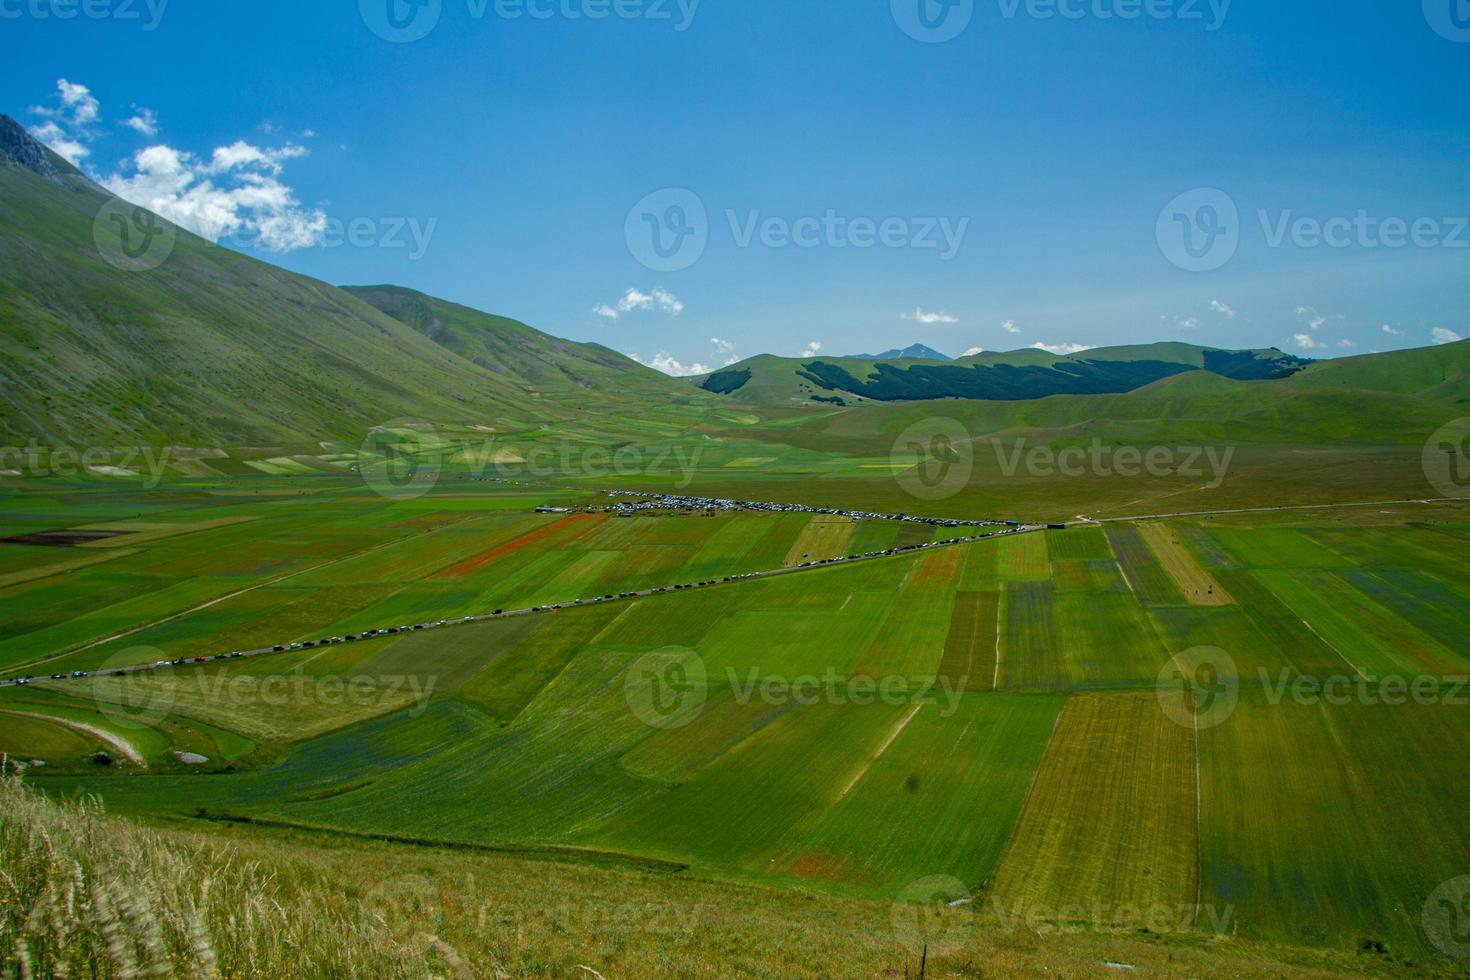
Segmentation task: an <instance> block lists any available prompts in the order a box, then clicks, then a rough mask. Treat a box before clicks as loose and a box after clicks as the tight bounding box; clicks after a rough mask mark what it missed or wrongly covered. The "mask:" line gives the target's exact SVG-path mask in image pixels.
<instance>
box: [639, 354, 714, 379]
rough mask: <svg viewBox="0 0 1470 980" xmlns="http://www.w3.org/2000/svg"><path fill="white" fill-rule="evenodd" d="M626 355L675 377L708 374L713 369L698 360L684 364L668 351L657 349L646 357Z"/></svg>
mask: <svg viewBox="0 0 1470 980" xmlns="http://www.w3.org/2000/svg"><path fill="white" fill-rule="evenodd" d="M628 356H629V357H631V358H632V359H633V360H635V361H637V362H638V363H639V364H643V365H647V366H648V367H651V368H653V369H654V370H655V371H662V372H663V373H664V374H671V375H673V376H674V377H676V378H687V377H690V376H692V375H696V374H709V373H710V372H711V371H712V370H713V368H711V367H709V366H708V365H706V364H700V363H699V362H698V361H695V362H694V363H693V364H685V363H683V362H682V361H680V360H679V359H677V358H675V357H673V356H672V355H671V354H669V352H668V351H659V352H658V353H657V354H655V355H653V356H652V357H650V358H647V359H644V358H643V357H640V356H639V355H637V354H632V353H630V354H629V355H628Z"/></svg>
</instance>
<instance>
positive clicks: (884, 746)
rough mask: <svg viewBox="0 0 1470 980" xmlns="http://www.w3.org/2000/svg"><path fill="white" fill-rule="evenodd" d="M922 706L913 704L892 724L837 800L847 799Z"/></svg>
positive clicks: (921, 703)
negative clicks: (901, 717) (910, 709)
mask: <svg viewBox="0 0 1470 980" xmlns="http://www.w3.org/2000/svg"><path fill="white" fill-rule="evenodd" d="M923 707H924V704H923V702H922V701H921V702H920V703H918V704H916V705H914V709H913V710H912V711H910V712H909V713H908V714H907V715H904V717H903V720H902V721H900V722H899V723H898V724H897V725H896V726H894V729H893V731H891V732H889V733H888V738H886V739H884V741H883V744H882V745H880V746H878V751H877V752H875V753H873V756H872V758H870V759H868V761H867V762H866V763H864V764H863V767H862V768H861V769H859V770H858V771H857V774H856V775H854V776H853V777H852V780H851V781H850V782H848V784H847V786H846V788H844V789H843V791H842V792H841V793H840V794H839V795H838V797H837V799H838V800H845V799H847V794H848V793H851V792H852V791H853V789H854V787H856V786H857V784H858V783H860V782H862V780H863V777H864V776H866V775H867V774H868V770H870V769H872V768H873V764H874V763H875V762H877V761H878V760H879V759H881V758H883V754H884V753H885V752H887V751H888V749H889V747H890V746H892V745H893V743H894V742H896V741H898V736H900V735H902V734H903V730H904V729H905V728H908V727H909V722H911V721H913V720H914V716H915V715H917V714H918V713H919V712H920V711H921V710H922V709H923Z"/></svg>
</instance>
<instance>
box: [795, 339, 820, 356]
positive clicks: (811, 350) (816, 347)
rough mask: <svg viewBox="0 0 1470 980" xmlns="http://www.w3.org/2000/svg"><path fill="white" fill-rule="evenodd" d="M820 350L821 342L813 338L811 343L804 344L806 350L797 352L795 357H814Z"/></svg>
mask: <svg viewBox="0 0 1470 980" xmlns="http://www.w3.org/2000/svg"><path fill="white" fill-rule="evenodd" d="M821 351H822V344H821V342H820V341H816V340H814V341H812V342H811V343H809V344H807V345H806V350H804V351H802V352H801V353H800V354H797V355H796V356H797V357H816V356H817V355H818V354H820V353H821Z"/></svg>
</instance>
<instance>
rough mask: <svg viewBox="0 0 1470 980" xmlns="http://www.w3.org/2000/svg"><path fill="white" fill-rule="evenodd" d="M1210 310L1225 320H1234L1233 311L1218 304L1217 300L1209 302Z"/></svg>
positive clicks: (1224, 305) (1220, 303) (1226, 306)
mask: <svg viewBox="0 0 1470 980" xmlns="http://www.w3.org/2000/svg"><path fill="white" fill-rule="evenodd" d="M1210 309H1212V310H1214V311H1215V312H1216V313H1218V314H1220V315H1221V316H1223V317H1224V318H1225V319H1227V320H1234V319H1235V311H1234V310H1232V309H1231V308H1230V307H1229V306H1228V305H1227V304H1225V303H1222V302H1220V301H1219V300H1218V299H1212V300H1210Z"/></svg>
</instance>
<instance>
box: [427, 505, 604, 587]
mask: <svg viewBox="0 0 1470 980" xmlns="http://www.w3.org/2000/svg"><path fill="white" fill-rule="evenodd" d="M606 519H607V517H606V515H604V514H572V515H571V516H569V517H563V518H562V519H561V520H559V521H552V522H551V523H550V524H548V525H546V526H545V527H538V528H537V529H536V530H534V531H530V532H528V533H526V534H523V535H521V536H520V537H518V538H513V539H512V540H510V541H507V542H505V543H504V544H498V545H496V546H495V547H493V548H491V549H490V550H489V551H482V552H480V553H479V554H478V555H475V556H474V557H473V558H466V559H465V560H464V561H462V562H460V563H459V564H458V565H451V566H449V567H448V568H446V569H444V570H442V571H440V572H438V573H437V574H436V575H435V576H434V577H435V578H464V577H465V576H467V575H472V574H474V573H475V572H477V571H479V570H480V569H481V568H484V567H485V566H486V565H488V564H490V563H491V562H492V561H495V559H497V558H504V557H505V556H506V555H513V554H515V553H516V552H517V551H520V550H522V549H524V548H528V547H530V546H531V545H533V544H535V543H536V542H538V541H544V540H546V539H547V538H549V537H551V536H552V535H553V534H556V533H557V532H558V531H561V530H562V529H564V528H568V527H573V526H575V525H577V524H588V526H587V527H586V528H584V529H583V533H584V534H585V533H587V532H588V531H591V530H592V526H593V525H594V524H601V523H602V522H603V521H604V520H606ZM588 522H591V523H590V524H589V523H588ZM579 536H580V535H579Z"/></svg>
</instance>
